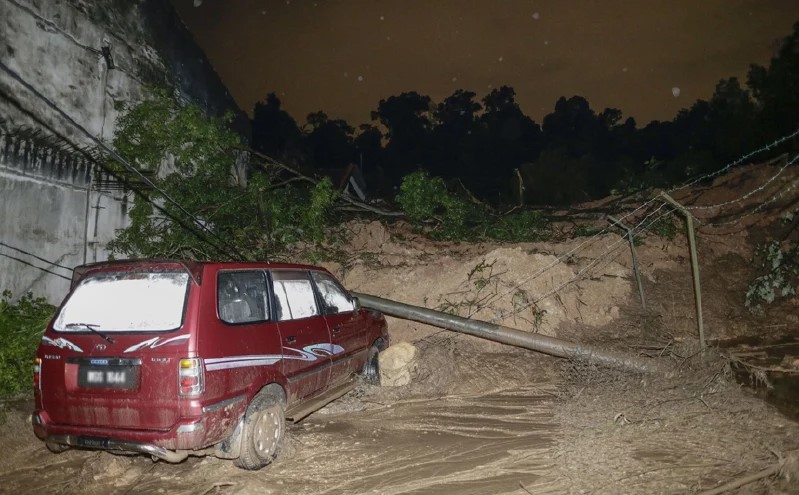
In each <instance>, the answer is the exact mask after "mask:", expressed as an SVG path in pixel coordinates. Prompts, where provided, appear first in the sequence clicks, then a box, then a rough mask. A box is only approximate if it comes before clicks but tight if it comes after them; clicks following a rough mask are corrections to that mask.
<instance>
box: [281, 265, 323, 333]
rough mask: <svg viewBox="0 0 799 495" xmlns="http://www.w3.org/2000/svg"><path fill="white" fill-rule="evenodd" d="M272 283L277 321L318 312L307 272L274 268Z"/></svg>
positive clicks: (303, 316) (312, 314)
mask: <svg viewBox="0 0 799 495" xmlns="http://www.w3.org/2000/svg"><path fill="white" fill-rule="evenodd" d="M272 283H273V288H274V291H275V303H276V307H275V313H276V316H277V319H278V321H285V320H298V319H300V318H308V317H310V316H316V315H318V314H319V308H318V307H317V306H316V297H315V296H314V291H313V285H312V284H311V279H310V278H309V277H308V272H305V271H299V270H276V271H274V272H272Z"/></svg>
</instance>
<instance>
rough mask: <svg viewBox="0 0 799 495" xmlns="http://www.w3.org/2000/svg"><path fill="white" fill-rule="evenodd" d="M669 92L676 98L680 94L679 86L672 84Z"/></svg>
mask: <svg viewBox="0 0 799 495" xmlns="http://www.w3.org/2000/svg"><path fill="white" fill-rule="evenodd" d="M671 94H672V95H674V97H675V98H677V97H678V96H680V88H678V87H677V86H674V87H673V88H671Z"/></svg>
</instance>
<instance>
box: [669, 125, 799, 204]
mask: <svg viewBox="0 0 799 495" xmlns="http://www.w3.org/2000/svg"><path fill="white" fill-rule="evenodd" d="M797 136H799V129H796V130H795V131H793V132H792V133H790V134H788V135H785V136H783V137H781V138H779V139H776V140H775V141H773V142H771V143H769V144H767V145H765V146H762V147H760V148H758V149H756V150H755V151H752V152H750V153H747V154H745V155H743V156H741V157H740V158H738V159H737V160H735V161H732V162H730V163H728V164H727V165H725V166H724V167H722V168H720V169H719V170H716V171H715V172H711V173H708V174H705V175H702V176H700V177H697V178H695V179H693V180H690V181H689V182H685V183H683V184H682V185H680V186H677V187H675V188H672V189H670V190H669V194H671V193H673V192H676V191H679V190H681V189H685V188H686V187H690V186H693V185H694V184H696V183H697V182H701V181H703V180H706V179H711V178H713V177H718V176H719V175H721V174H723V173H724V172H726V171H728V170H729V169H731V168H732V167H735V166H736V165H740V164H742V163H744V162H745V161H747V160H749V159H750V158H752V157H754V156H756V155H759V154H760V153H763V152H765V151H770V150H772V149H774V148H776V147H777V146H779V145H781V144H783V143H785V142H787V141H789V140H791V139H793V138H795V137H797Z"/></svg>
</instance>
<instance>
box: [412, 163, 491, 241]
mask: <svg viewBox="0 0 799 495" xmlns="http://www.w3.org/2000/svg"><path fill="white" fill-rule="evenodd" d="M397 202H398V203H399V204H400V206H401V207H402V210H403V212H405V214H406V215H407V216H408V218H409V219H410V220H411V221H412V222H415V223H417V224H425V223H426V224H431V223H432V224H436V225H437V226H438V227H439V229H438V230H434V231H432V232H431V235H432V236H433V237H438V238H442V239H463V238H465V237H467V236H468V229H467V223H469V222H470V220H471V223H472V224H474V223H475V220H476V219H478V218H479V217H480V214H479V213H480V212H478V211H477V209H476V208H475V207H473V206H472V205H471V204H469V203H468V202H466V201H465V200H463V199H462V198H460V197H458V196H456V195H454V194H451V193H450V192H449V191H447V186H446V184H444V181H443V180H442V179H441V178H440V177H431V176H430V175H429V174H428V173H427V172H426V171H417V172H413V173H410V174H408V175H406V176H405V177H404V178H403V180H402V185H401V186H400V193H399V194H398V195H397Z"/></svg>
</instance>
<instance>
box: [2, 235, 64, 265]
mask: <svg viewBox="0 0 799 495" xmlns="http://www.w3.org/2000/svg"><path fill="white" fill-rule="evenodd" d="M0 246H3V247H7V248H8V249H11V250H13V251H16V252H18V253H22V254H24V255H27V256H30V257H31V258H35V259H37V260H39V261H43V262H44V263H47V264H48V265H50V266H57V267H58V268H63V269H64V270H69V271H72V268H70V267H68V266H64V265H59V264H58V263H56V262H55V261H50V260H46V259H44V258H40V257H38V256H36V255H35V254H33V253H29V252H28V251H25V250H23V249H20V248H17V247H14V246H9V245H8V244H6V243H5V242H2V241H0Z"/></svg>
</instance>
